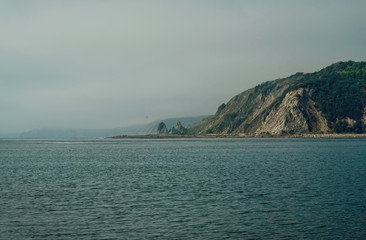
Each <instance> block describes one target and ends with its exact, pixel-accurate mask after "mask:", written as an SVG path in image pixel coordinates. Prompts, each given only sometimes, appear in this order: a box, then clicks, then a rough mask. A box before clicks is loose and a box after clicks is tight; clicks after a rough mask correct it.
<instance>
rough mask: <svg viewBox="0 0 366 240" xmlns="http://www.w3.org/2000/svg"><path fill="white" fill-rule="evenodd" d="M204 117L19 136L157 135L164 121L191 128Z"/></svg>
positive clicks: (32, 133)
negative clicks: (160, 124)
mask: <svg viewBox="0 0 366 240" xmlns="http://www.w3.org/2000/svg"><path fill="white" fill-rule="evenodd" d="M205 117H207V115H204V116H195V117H181V118H168V119H163V120H157V121H153V122H151V123H148V124H145V125H135V126H129V127H121V128H111V129H75V128H71V129H34V130H30V131H27V132H23V133H21V134H19V135H18V136H15V135H14V136H12V137H19V138H46V139H50V138H58V139H60V138H104V137H111V136H116V135H147V134H156V131H157V128H158V125H159V123H160V122H161V121H164V122H165V123H166V125H167V126H169V127H173V126H174V125H175V124H176V121H177V120H180V122H181V123H182V125H183V126H185V127H189V126H191V125H193V124H195V123H197V122H199V121H201V120H202V119H203V118H205Z"/></svg>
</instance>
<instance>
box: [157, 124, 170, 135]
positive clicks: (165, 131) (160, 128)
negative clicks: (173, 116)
mask: <svg viewBox="0 0 366 240" xmlns="http://www.w3.org/2000/svg"><path fill="white" fill-rule="evenodd" d="M168 132H169V131H168V129H167V127H166V125H165V123H164V122H161V123H159V125H158V129H157V134H168Z"/></svg>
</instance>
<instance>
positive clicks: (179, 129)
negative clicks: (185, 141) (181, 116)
mask: <svg viewBox="0 0 366 240" xmlns="http://www.w3.org/2000/svg"><path fill="white" fill-rule="evenodd" d="M169 133H170V134H173V135H184V134H186V133H187V129H186V128H185V127H183V126H182V124H181V122H180V121H179V120H177V123H176V124H175V126H174V127H173V128H172V129H171V130H170V131H169Z"/></svg>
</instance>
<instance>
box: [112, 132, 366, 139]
mask: <svg viewBox="0 0 366 240" xmlns="http://www.w3.org/2000/svg"><path fill="white" fill-rule="evenodd" d="M107 138H111V139H122V138H127V139H133V138H134V139H179V138H197V139H199V138H366V133H325V134H316V133H304V134H286V135H248V134H235V135H227V134H217V135H216V134H207V135H168V134H166V135H163V134H147V135H119V136H112V137H107Z"/></svg>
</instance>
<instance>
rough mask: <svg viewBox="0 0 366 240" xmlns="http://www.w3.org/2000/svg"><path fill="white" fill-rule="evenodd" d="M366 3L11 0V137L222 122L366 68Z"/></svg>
mask: <svg viewBox="0 0 366 240" xmlns="http://www.w3.org/2000/svg"><path fill="white" fill-rule="evenodd" d="M365 9H366V1H364V0H343V1H337V0H328V1H327V0H324V1H319V0H314V1H311V0H306V1H295V0H288V1H257V0H253V1H245V0H242V1H239V0H237V1H236V0H222V1H218V0H207V1H206V0H192V1H190V0H181V1H177V0H176V1H174V0H170V1H154V0H147V1H139V0H131V1H127V0H126V1H123V0H121V1H117V0H103V1H97V0H88V1H86V0H85V1H81V0H80V1H78V0H59V1H56V0H55V1H51V0H47V1H46V0H44V1H37V0H32V1H29V0H24V1H20V0H9V1H6V0H2V1H0V34H1V35H0V111H1V116H0V133H4V132H20V131H26V130H30V129H34V128H69V127H75V128H109V127H119V126H125V125H129V124H135V123H142V122H147V121H152V120H155V119H162V118H167V117H179V116H194V115H203V114H212V113H214V112H215V111H216V109H217V107H218V106H219V105H220V104H221V103H223V102H227V101H228V100H229V99H230V98H231V97H233V96H234V95H236V94H238V93H240V92H242V91H244V90H246V89H248V88H251V87H254V86H255V85H257V84H259V83H261V82H264V81H268V80H273V79H276V78H280V77H286V76H288V75H291V74H293V73H296V72H299V71H301V72H313V71H317V70H320V69H321V68H323V67H325V66H327V65H329V64H331V63H334V62H337V61H340V60H341V61H347V60H355V61H361V60H366V44H365V43H366V14H365Z"/></svg>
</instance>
